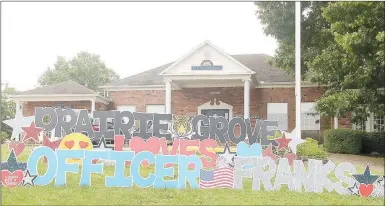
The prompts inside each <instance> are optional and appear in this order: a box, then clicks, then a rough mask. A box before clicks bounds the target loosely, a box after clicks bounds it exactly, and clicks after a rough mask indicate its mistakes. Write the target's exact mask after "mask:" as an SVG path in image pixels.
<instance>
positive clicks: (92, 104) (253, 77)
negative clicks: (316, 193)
mask: <svg viewBox="0 0 385 206" xmlns="http://www.w3.org/2000/svg"><path fill="white" fill-rule="evenodd" d="M268 57H269V56H267V55H264V54H244V55H228V54H226V53H225V52H224V51H222V50H221V49H219V48H218V47H216V46H215V45H213V44H211V43H210V42H208V41H205V42H203V43H202V44H200V45H199V46H197V47H196V48H195V49H193V50H192V51H190V52H189V53H188V54H186V55H185V56H183V57H182V58H180V59H179V60H177V61H175V62H172V63H169V64H166V65H163V66H160V67H157V68H154V69H151V70H148V71H145V72H142V73H139V74H137V75H133V76H130V77H127V78H124V79H121V80H118V81H116V82H112V83H111V84H109V85H105V86H102V88H104V89H105V94H104V96H101V95H99V94H97V93H95V92H93V91H91V90H89V89H87V88H85V87H83V86H81V85H79V84H76V83H74V82H71V81H68V82H64V83H61V84H57V85H53V86H49V87H43V88H37V89H35V90H30V91H25V92H21V93H18V94H16V95H13V96H12V97H11V98H13V99H14V100H16V101H17V102H18V105H22V108H23V113H24V115H25V116H28V115H33V109H34V107H36V106H60V107H64V106H70V107H72V108H75V109H88V110H89V111H93V110H107V109H116V110H128V111H131V112H154V113H173V114H177V115H187V116H192V115H197V114H205V115H208V116H212V115H218V116H224V117H226V118H228V119H231V118H232V117H236V116H241V117H245V118H251V119H255V118H263V119H269V120H278V123H279V128H280V129H281V130H286V131H291V130H293V129H294V127H295V94H294V88H295V83H294V79H293V78H292V77H290V76H289V75H287V74H286V73H285V72H284V71H282V70H280V69H277V68H274V67H272V66H270V65H269V64H268V63H267V62H266V61H267V58H268ZM323 93H324V88H322V87H320V86H318V85H314V84H311V83H308V82H303V83H302V89H301V94H302V101H301V102H302V103H301V118H302V119H301V120H302V121H301V127H302V131H303V132H312V133H315V134H319V132H320V131H322V130H323V129H325V128H331V127H337V126H338V127H345V128H351V127H354V128H356V127H357V129H366V130H368V131H372V130H373V129H375V128H373V125H374V124H373V122H375V121H379V122H380V123H381V121H382V125H383V124H384V119H383V117H382V119H381V118H380V119H379V118H378V117H374V116H373V117H371V119H368V121H367V122H366V123H365V124H363V125H361V127H360V128H358V126H355V125H351V124H350V123H349V121H348V119H347V118H345V119H339V120H337V119H336V118H334V120H333V118H331V117H320V115H319V113H318V112H316V111H315V109H314V105H315V101H316V100H317V99H318V98H319V97H320V96H321V95H322V94H323ZM376 118H377V119H376ZM337 122H338V125H337ZM382 127H383V126H382Z"/></svg>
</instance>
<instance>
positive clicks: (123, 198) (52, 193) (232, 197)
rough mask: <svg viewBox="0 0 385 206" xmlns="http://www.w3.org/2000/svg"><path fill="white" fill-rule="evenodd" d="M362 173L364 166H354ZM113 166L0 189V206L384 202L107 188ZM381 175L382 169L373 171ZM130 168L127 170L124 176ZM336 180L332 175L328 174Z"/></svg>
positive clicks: (250, 192)
mask: <svg viewBox="0 0 385 206" xmlns="http://www.w3.org/2000/svg"><path fill="white" fill-rule="evenodd" d="M30 149H31V148H26V151H24V152H23V154H21V155H20V157H18V160H19V161H22V162H25V161H27V159H28V155H29V151H30ZM1 154H2V161H5V160H6V158H7V157H8V154H9V152H8V149H7V147H5V146H2V151H1ZM45 168H46V165H44V164H41V165H40V166H39V173H40V174H42V173H44V171H45ZM152 170H153V167H149V168H143V169H142V170H141V173H142V174H143V175H146V174H148V173H149V172H151V171H152ZM357 170H358V172H363V170H364V168H363V167H357ZM113 172H114V169H113V167H110V166H106V167H105V168H104V174H103V175H98V174H93V175H92V186H91V187H79V182H80V175H79V174H72V173H68V174H67V186H66V187H56V186H53V183H51V184H50V185H48V186H35V187H17V188H14V189H11V188H4V187H3V188H2V204H3V205H26V204H31V205H80V204H81V205H143V204H147V205H148V204H149V205H166V204H176V205H186V204H189V205H197V204H204V205H209V204H210V205H211V204H213V205H256V204H262V205H283V204H286V205H384V200H383V199H381V198H361V197H357V196H341V195H339V194H337V193H336V192H334V191H333V192H331V193H329V192H324V193H321V194H316V193H305V192H303V193H297V192H291V191H288V189H287V188H286V187H283V188H282V189H281V190H280V191H273V192H266V191H264V190H261V191H253V190H251V180H244V189H243V190H231V189H210V190H201V189H185V190H176V189H153V188H137V187H135V186H134V188H106V187H105V186H104V180H105V176H106V175H113ZM372 172H373V173H376V174H382V171H372ZM128 174H129V168H127V169H126V175H128ZM331 179H332V180H334V181H335V177H331Z"/></svg>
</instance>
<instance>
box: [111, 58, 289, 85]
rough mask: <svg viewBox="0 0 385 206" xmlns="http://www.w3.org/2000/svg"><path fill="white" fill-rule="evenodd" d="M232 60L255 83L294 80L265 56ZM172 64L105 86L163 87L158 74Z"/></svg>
mask: <svg viewBox="0 0 385 206" xmlns="http://www.w3.org/2000/svg"><path fill="white" fill-rule="evenodd" d="M231 56H232V57H233V58H234V59H236V60H237V61H239V62H240V63H242V64H243V65H245V66H246V67H248V68H249V69H251V70H253V71H254V72H255V74H253V78H254V80H256V81H257V82H261V81H263V82H265V83H269V82H293V81H294V79H293V78H292V77H291V76H289V75H288V74H287V73H286V72H285V71H283V70H280V69H277V68H274V67H272V66H271V65H269V64H268V63H267V62H266V61H267V59H268V58H269V56H268V55H265V54H239V55H231ZM173 63H174V62H171V63H168V64H165V65H163V66H160V67H157V68H154V69H151V70H148V71H144V72H142V73H139V74H136V75H132V76H129V77H126V78H124V79H120V80H118V81H115V82H112V83H110V84H108V85H106V86H143V85H163V84H164V82H163V79H162V76H161V75H158V74H159V73H160V72H162V71H163V70H165V69H166V68H167V67H169V66H170V65H171V64H173Z"/></svg>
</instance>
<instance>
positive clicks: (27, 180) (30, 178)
mask: <svg viewBox="0 0 385 206" xmlns="http://www.w3.org/2000/svg"><path fill="white" fill-rule="evenodd" d="M36 177H37V175H31V174H30V173H29V170H27V171H26V172H25V175H24V178H23V182H22V185H23V186H27V185H30V186H34V185H35V183H34V180H35V179H36Z"/></svg>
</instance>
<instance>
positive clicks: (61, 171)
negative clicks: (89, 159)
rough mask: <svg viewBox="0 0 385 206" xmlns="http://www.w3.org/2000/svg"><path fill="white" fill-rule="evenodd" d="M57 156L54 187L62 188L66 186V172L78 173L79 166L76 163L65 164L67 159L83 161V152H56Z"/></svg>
mask: <svg viewBox="0 0 385 206" xmlns="http://www.w3.org/2000/svg"><path fill="white" fill-rule="evenodd" d="M56 156H57V161H58V165H57V174H56V180H55V185H56V186H63V185H66V180H67V178H66V174H67V172H72V173H78V172H79V165H78V163H71V164H67V159H72V158H74V159H83V158H84V150H61V149H57V150H56Z"/></svg>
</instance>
